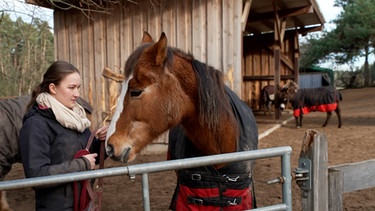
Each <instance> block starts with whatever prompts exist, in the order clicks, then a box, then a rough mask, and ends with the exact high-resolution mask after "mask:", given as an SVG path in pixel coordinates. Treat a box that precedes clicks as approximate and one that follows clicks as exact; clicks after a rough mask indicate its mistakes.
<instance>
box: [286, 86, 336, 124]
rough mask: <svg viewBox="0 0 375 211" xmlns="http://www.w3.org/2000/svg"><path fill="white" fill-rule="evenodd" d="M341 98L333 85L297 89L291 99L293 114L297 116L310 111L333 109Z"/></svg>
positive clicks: (328, 110)
mask: <svg viewBox="0 0 375 211" xmlns="http://www.w3.org/2000/svg"><path fill="white" fill-rule="evenodd" d="M341 100H342V96H341V93H340V92H339V91H337V90H336V88H335V87H333V86H323V87H319V88H312V89H298V90H297V92H296V95H295V96H294V98H293V100H292V101H291V103H292V106H293V110H294V112H293V115H294V116H295V117H297V116H300V115H301V114H308V113H310V112H312V111H321V112H330V111H334V110H336V108H337V104H338V102H339V101H341Z"/></svg>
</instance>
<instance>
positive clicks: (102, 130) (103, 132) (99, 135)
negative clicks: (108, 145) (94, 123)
mask: <svg viewBox="0 0 375 211" xmlns="http://www.w3.org/2000/svg"><path fill="white" fill-rule="evenodd" d="M107 131H108V126H103V127H101V128H99V129H98V130H97V131H96V137H97V138H98V139H99V140H102V141H105V138H106V136H107Z"/></svg>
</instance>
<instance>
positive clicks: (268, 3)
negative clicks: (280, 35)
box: [243, 0, 325, 35]
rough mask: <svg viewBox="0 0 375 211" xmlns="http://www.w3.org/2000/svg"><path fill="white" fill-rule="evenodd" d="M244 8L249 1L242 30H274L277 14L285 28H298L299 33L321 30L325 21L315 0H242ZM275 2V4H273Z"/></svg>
mask: <svg viewBox="0 0 375 211" xmlns="http://www.w3.org/2000/svg"><path fill="white" fill-rule="evenodd" d="M243 2H244V8H246V4H248V3H249V2H250V5H251V6H250V10H249V13H248V18H247V23H246V26H245V29H244V32H246V33H249V34H262V33H268V32H273V31H274V21H275V16H276V13H275V11H277V15H278V17H279V19H280V22H281V23H282V22H283V21H284V22H285V23H284V24H285V29H286V30H296V29H297V30H298V31H299V33H300V34H303V35H304V34H307V33H309V32H313V31H321V30H322V28H323V25H324V23H325V20H324V17H323V15H322V14H321V12H320V9H319V6H318V4H317V2H316V1H315V0H275V1H273V0H244V1H243ZM274 3H275V5H274Z"/></svg>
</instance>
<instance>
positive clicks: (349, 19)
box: [301, 0, 375, 66]
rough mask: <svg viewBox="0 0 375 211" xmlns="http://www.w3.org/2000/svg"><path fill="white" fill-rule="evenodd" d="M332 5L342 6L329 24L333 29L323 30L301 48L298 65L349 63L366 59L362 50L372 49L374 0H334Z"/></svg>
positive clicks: (374, 19) (374, 32) (374, 30)
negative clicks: (319, 35) (320, 34)
mask: <svg viewBox="0 0 375 211" xmlns="http://www.w3.org/2000/svg"><path fill="white" fill-rule="evenodd" d="M336 5H337V6H341V7H343V12H342V13H341V14H340V15H339V16H338V18H337V19H336V20H334V21H333V22H334V23H335V24H336V29H334V30H332V31H330V32H327V31H324V32H323V34H322V36H321V37H320V38H317V37H311V38H309V39H308V42H307V43H306V44H303V45H302V46H301V49H302V50H301V65H302V66H311V65H313V64H317V63H319V62H322V61H325V60H327V59H334V60H335V61H336V62H337V63H340V64H344V63H348V62H352V61H353V60H355V59H357V58H358V57H361V56H366V51H365V49H366V48H369V47H372V48H373V47H374V46H375V42H374V40H375V28H374V26H375V0H341V1H340V0H337V1H336ZM368 53H371V52H368ZM367 56H368V55H367Z"/></svg>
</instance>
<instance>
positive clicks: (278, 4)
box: [25, 0, 325, 35]
mask: <svg viewBox="0 0 375 211" xmlns="http://www.w3.org/2000/svg"><path fill="white" fill-rule="evenodd" d="M25 1H26V2H27V3H30V4H35V5H38V6H42V7H47V8H51V9H53V8H56V7H58V8H60V7H61V8H64V9H68V8H76V9H79V8H80V7H81V8H82V7H85V6H86V7H87V6H89V7H91V6H97V5H99V4H97V3H95V0H91V1H86V2H85V4H86V5H82V3H80V4H77V3H74V2H77V1H75V0H66V1H63V2H64V3H63V4H62V3H61V1H56V0H49V1H45V0H25ZM123 1H129V0H123ZM136 1H137V0H133V2H136ZM90 2H93V3H92V5H91V4H90ZM103 2H104V3H105V2H111V1H110V0H104V1H101V3H103ZM70 4H71V5H72V6H70ZM75 4H76V5H75ZM105 8H106V7H105V6H103V7H100V8H98V10H100V9H105ZM243 11H244V13H243V14H242V20H243V22H244V23H243V24H245V22H246V24H245V26H243V31H244V33H246V34H249V35H251V34H263V33H269V32H274V31H275V30H274V21H275V16H276V15H277V16H278V18H279V19H280V23H281V24H285V26H284V27H283V28H285V30H298V32H299V33H300V34H303V35H305V34H307V33H309V32H313V31H321V30H322V28H323V25H324V23H325V20H324V18H323V15H322V14H321V12H320V9H319V6H318V4H317V2H316V0H243Z"/></svg>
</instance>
